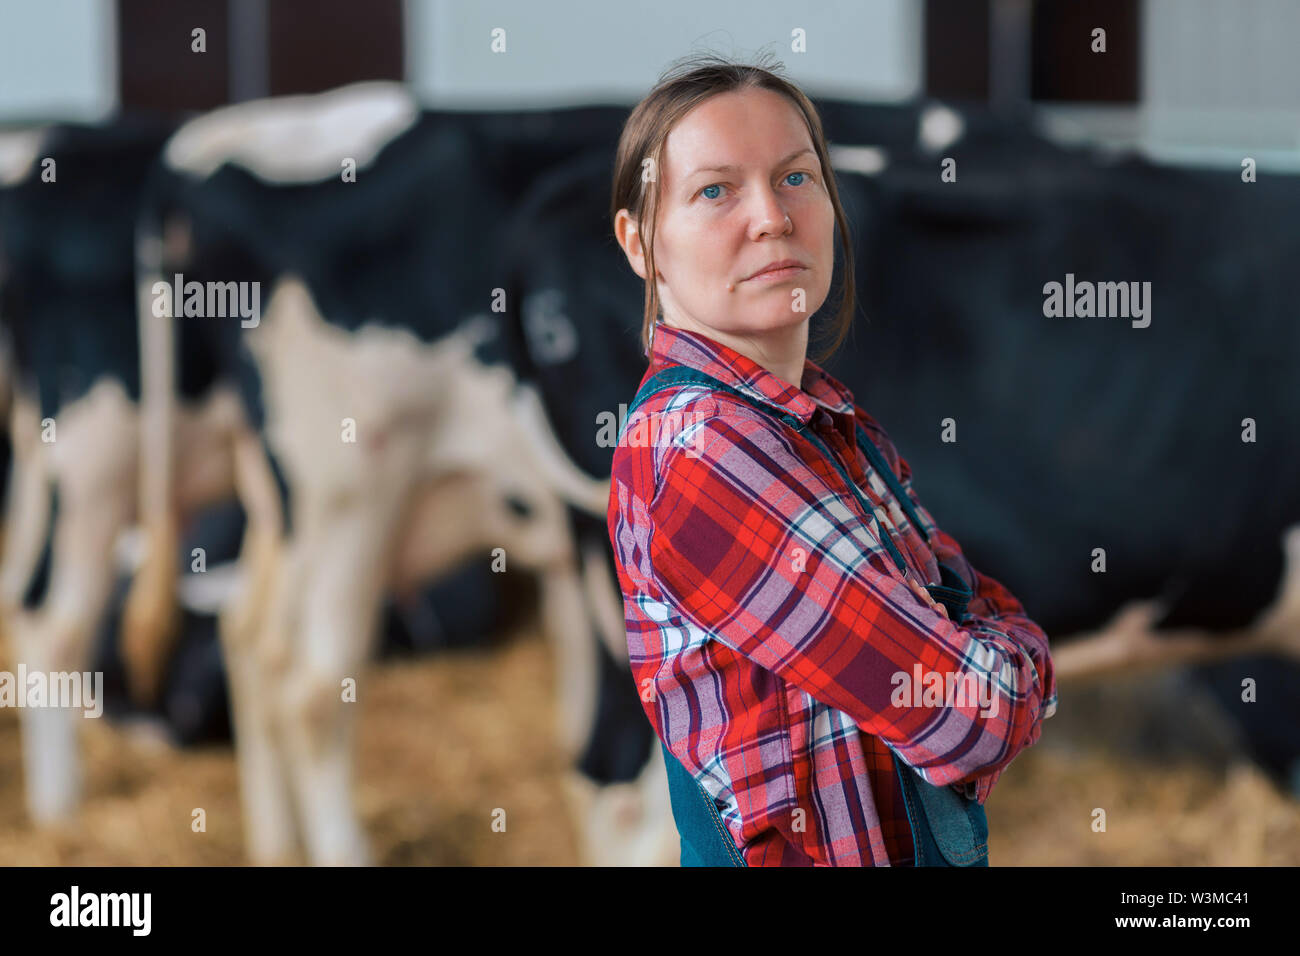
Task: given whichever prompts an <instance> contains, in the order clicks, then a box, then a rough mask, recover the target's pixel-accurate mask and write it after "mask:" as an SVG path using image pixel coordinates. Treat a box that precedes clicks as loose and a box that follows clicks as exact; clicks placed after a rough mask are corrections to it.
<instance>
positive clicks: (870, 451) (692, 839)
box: [627, 365, 989, 866]
mask: <svg viewBox="0 0 1300 956" xmlns="http://www.w3.org/2000/svg"><path fill="white" fill-rule="evenodd" d="M687 383H689V384H699V385H706V386H708V387H709V388H712V389H714V390H720V391H727V392H730V393H732V394H734V395H736V396H738V397H739V398H741V399H743V400H744V401H746V402H748V403H749V404H750V405H752V406H753V407H754V408H757V409H759V410H760V411H762V412H765V413H767V414H774V413H773V411H772V410H771V409H770V408H767V407H764V406H762V405H759V404H758V403H757V402H756V401H755V400H754V399H753V398H752V397H750V396H749V395H746V394H745V393H744V392H742V391H740V390H739V389H736V388H732V387H731V386H729V385H726V384H724V383H723V382H719V381H718V380H717V379H715V378H713V377H712V376H711V375H707V374H705V373H704V372H702V371H700V370H699V369H693V368H689V367H687V366H684V365H670V366H668V367H667V368H664V369H661V370H660V371H658V372H656V373H655V374H654V375H652V376H651V377H650V378H649V380H647V381H646V383H645V385H643V386H642V387H641V389H640V391H638V392H637V394H636V397H635V398H634V399H633V400H632V404H631V406H629V408H628V410H627V414H628V416H629V417H630V416H631V414H632V412H633V411H634V410H635V409H636V408H637V406H639V405H640V404H641V403H642V402H644V401H645V400H646V399H647V398H649V397H650V396H651V395H653V394H655V393H656V392H659V391H662V390H663V389H665V388H671V387H673V386H675V385H681V384H687ZM780 418H781V420H782V421H783V422H785V423H786V424H787V425H789V426H790V427H791V428H793V429H795V430H796V431H798V432H800V433H801V434H803V435H804V436H805V437H807V438H808V439H810V440H811V441H812V442H813V444H815V445H817V446H818V447H819V448H821V449H822V450H823V451H824V452H825V453H826V457H827V458H829V459H830V461H831V463H832V464H834V465H835V467H836V468H837V469H839V472H840V474H841V475H843V477H844V481H845V484H847V485H848V486H849V487H850V488H852V489H853V491H854V493H855V494H857V495H858V497H859V499H860V500H861V501H862V505H863V507H864V509H865V510H866V513H867V515H868V516H873V520H877V519H874V515H875V509H874V508H873V507H872V505H871V502H870V501H868V500H867V499H866V498H865V497H864V496H863V495H862V492H861V489H859V488H858V487H857V485H855V484H854V482H853V480H852V479H851V478H850V477H849V476H848V474H846V473H845V471H844V469H843V467H841V466H840V463H839V461H838V459H836V457H835V456H834V455H833V454H832V453H831V451H830V449H829V448H827V447H826V444H825V442H823V441H822V440H821V438H820V436H818V435H817V434H816V433H815V432H814V431H813V430H812V429H811V428H808V427H807V426H805V425H804V423H803V422H801V421H799V419H797V418H795V417H794V416H793V415H781V416H780ZM857 439H858V447H860V448H861V449H862V451H863V454H865V455H866V456H867V460H868V461H869V462H870V463H871V466H872V467H873V468H874V469H875V470H876V472H877V473H878V474H879V475H880V476H881V478H883V479H884V480H885V481H886V482H887V483H888V484H889V488H890V490H891V491H892V492H893V494H894V497H895V498H897V499H898V502H899V505H900V506H901V507H902V508H903V509H904V511H905V512H906V513H907V517H908V520H909V521H911V522H912V525H913V527H915V528H916V529H917V530H918V531H919V532H921V533H922V534H924V533H925V532H924V529H923V527H922V525H921V521H920V519H919V517H918V516H917V514H916V510H915V509H914V508H913V507H912V503H911V501H910V500H909V499H908V497H907V495H906V494H905V493H904V491H903V488H902V485H901V484H900V483H899V481H898V478H897V477H896V476H895V475H894V473H893V471H892V470H891V469H890V467H889V465H888V463H887V462H886V461H885V459H884V456H883V455H882V454H881V453H880V450H879V449H878V448H876V446H875V443H874V442H872V441H871V438H870V437H869V436H868V435H867V433H866V431H865V430H864V429H863V428H862V425H861V423H859V424H858V427H857ZM880 539H881V541H883V542H884V544H885V546H886V548H887V549H888V550H889V553H890V555H891V556H892V557H893V559H894V563H895V564H896V566H897V567H898V568H899V570H902V569H903V567H904V564H905V562H904V559H903V556H902V554H901V553H900V552H899V551H898V549H897V547H896V546H895V545H894V543H893V541H892V540H891V539H890V537H889V535H888V533H887V532H886V531H885V529H884V528H883V527H882V528H880ZM939 569H940V573H941V575H942V581H943V583H941V584H927V585H926V589H927V590H928V591H929V592H930V595H931V597H933V598H934V600H935V601H937V602H939V603H940V604H942V605H943V606H944V608H945V609H946V610H947V611H948V617H949V619H950V620H952V621H953V622H954V623H958V622H960V621H961V620H962V618H963V617H964V616H965V614H966V606H967V604H968V603H969V602H970V598H971V590H970V587H969V586H968V585H967V584H966V582H965V581H964V580H962V578H961V577H960V575H958V574H957V573H956V572H955V571H954V570H953V569H952V568H951V567H949V566H948V565H946V564H944V563H942V562H940V563H939ZM659 746H660V748H661V749H662V750H663V755H664V763H665V765H666V766H667V770H668V791H669V798H670V799H671V802H672V808H673V819H674V820H675V821H676V823H677V831H678V833H679V834H680V836H681V845H682V859H681V865H682V866H747V865H748V864H746V863H745V859H744V857H743V856H742V855H741V853H740V850H739V848H738V847H737V846H736V841H735V840H734V839H733V838H732V836H731V834H730V832H729V831H728V830H727V828H726V826H725V825H724V824H723V822H722V816H721V814H719V813H718V806H717V804H716V803H715V802H714V800H713V798H712V797H710V796H709V794H708V792H707V791H706V790H705V789H704V787H703V786H701V785H700V783H699V782H698V781H697V780H696V779H695V778H694V777H692V776H691V774H690V773H689V772H688V771H687V769H686V768H685V767H684V766H682V763H681V761H679V760H678V759H677V758H676V757H674V756H673V755H672V752H671V751H669V749H668V747H667V746H666V745H665V744H664V743H663V741H662V740H661V741H660V742H659ZM890 752H891V753H893V748H892V747H891V748H890ZM893 758H894V770H895V772H896V773H897V774H898V779H899V783H900V785H901V787H902V790H903V801H904V804H905V805H906V807H907V819H908V823H909V824H910V825H911V828H912V845H913V855H914V863H913V865H915V866H988V832H989V831H988V820H987V818H986V817H985V814H984V808H983V807H982V806H980V805H979V803H978V802H977V801H976V800H974V799H973V798H967V797H965V796H963V795H962V794H960V793H958V792H957V791H955V790H953V789H952V788H951V787H949V786H942V787H936V786H934V785H932V784H929V783H927V782H926V781H924V780H922V779H921V777H920V776H919V775H918V774H917V773H916V771H915V770H913V769H912V768H911V767H910V766H908V765H907V764H906V763H904V762H903V761H902V760H901V759H899V756H898V754H896V753H893Z"/></svg>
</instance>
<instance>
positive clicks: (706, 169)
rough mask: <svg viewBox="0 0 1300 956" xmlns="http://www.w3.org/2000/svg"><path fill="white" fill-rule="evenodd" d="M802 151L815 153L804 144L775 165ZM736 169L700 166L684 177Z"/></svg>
mask: <svg viewBox="0 0 1300 956" xmlns="http://www.w3.org/2000/svg"><path fill="white" fill-rule="evenodd" d="M804 153H812V154H813V155H814V156H816V155H817V154H816V153H815V152H813V150H811V149H809V148H808V147H806V146H805V147H804V148H803V149H796V150H795V151H794V152H793V153H791V154H790V155H789V156H785V157H782V159H781V161H780V162H778V163H777V165H778V166H784V165H785V164H786V163H788V162H790V160H792V159H794V158H795V157H796V156H802V155H803V154H804ZM737 169H738V167H736V166H701V167H699V168H698V169H693V170H691V171H690V172H689V173H687V174H686V178H687V179H689V178H690V177H691V176H694V175H696V174H697V173H734V172H736V171H737Z"/></svg>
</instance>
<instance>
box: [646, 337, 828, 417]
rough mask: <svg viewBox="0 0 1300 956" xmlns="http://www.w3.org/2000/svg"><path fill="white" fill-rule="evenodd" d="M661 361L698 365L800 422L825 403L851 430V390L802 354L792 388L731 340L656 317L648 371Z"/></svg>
mask: <svg viewBox="0 0 1300 956" xmlns="http://www.w3.org/2000/svg"><path fill="white" fill-rule="evenodd" d="M665 365H685V366H687V367H688V368H693V369H698V370H699V371H701V372H704V373H705V374H706V375H711V376H712V377H713V378H716V379H717V380H718V381H720V382H722V383H723V384H724V385H731V386H733V387H735V388H738V389H740V390H741V391H743V392H745V393H746V394H747V395H751V396H753V397H754V398H755V399H757V400H758V401H760V402H762V403H763V404H765V405H768V406H770V407H772V408H773V409H775V410H776V411H777V412H780V413H784V414H787V415H793V416H794V417H795V418H797V419H799V420H800V421H801V422H803V423H804V424H807V423H808V422H809V421H811V420H812V418H813V417H814V416H815V415H816V414H817V412H818V410H819V409H823V410H825V411H827V412H829V413H831V414H832V416H833V417H834V419H835V424H836V425H837V426H839V427H840V429H841V430H842V431H847V434H849V435H850V436H852V434H853V425H852V423H851V421H850V422H845V421H843V420H842V416H847V417H848V418H849V419H850V420H851V419H852V418H853V417H854V402H853V393H852V392H850V391H849V390H848V389H847V388H845V386H844V385H843V384H842V383H841V382H839V381H838V380H836V379H835V378H833V377H832V376H831V375H829V374H828V373H827V372H826V371H825V370H824V369H823V368H822V367H821V366H819V365H818V364H817V363H816V362H814V361H813V360H812V359H809V358H805V359H804V366H803V381H802V382H801V385H802V388H795V387H794V386H793V385H790V384H789V383H788V382H784V381H782V380H781V379H779V378H777V377H776V376H775V375H773V374H772V373H771V372H769V371H768V370H767V369H765V368H764V367H763V366H761V365H759V364H758V363H757V362H755V361H753V360H752V359H749V358H747V357H746V356H744V355H741V354H740V353H739V352H737V351H736V350H735V349H733V348H731V347H730V346H727V345H723V344H722V343H721V342H716V341H714V340H713V339H711V338H708V337H707V336H705V335H703V334H701V333H699V332H695V331H693V330H689V329H678V328H674V327H672V326H668V325H664V324H663V323H662V322H660V323H657V324H656V325H655V327H654V338H653V340H652V342H651V346H650V374H653V373H654V372H656V371H658V370H659V369H660V368H661V367H663V366H665ZM846 426H847V428H846ZM850 440H851V439H850Z"/></svg>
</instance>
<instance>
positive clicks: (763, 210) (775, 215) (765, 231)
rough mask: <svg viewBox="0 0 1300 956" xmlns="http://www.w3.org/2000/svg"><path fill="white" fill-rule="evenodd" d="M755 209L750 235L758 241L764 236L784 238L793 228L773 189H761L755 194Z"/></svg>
mask: <svg viewBox="0 0 1300 956" xmlns="http://www.w3.org/2000/svg"><path fill="white" fill-rule="evenodd" d="M754 195H755V197H756V198H755V199H754V203H755V207H754V211H753V215H752V218H751V220H750V235H751V237H752V238H755V239H758V238H761V237H762V236H783V235H785V234H786V233H787V232H789V231H790V229H791V228H793V226H794V223H793V222H792V221H791V220H790V217H789V216H788V215H787V214H786V211H785V209H784V207H783V206H782V205H781V202H780V199H779V197H778V196H777V194H776V192H775V191H773V190H772V188H771V187H768V188H766V189H760V190H758V192H757V193H755V194H754Z"/></svg>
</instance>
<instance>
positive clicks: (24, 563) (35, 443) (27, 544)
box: [0, 393, 50, 614]
mask: <svg viewBox="0 0 1300 956" xmlns="http://www.w3.org/2000/svg"><path fill="white" fill-rule="evenodd" d="M10 437H11V441H12V445H13V461H12V464H11V466H10V480H9V500H8V502H7V503H6V507H5V543H4V561H3V564H0V602H3V604H2V606H3V607H4V608H5V609H6V611H7V612H8V614H13V613H16V611H17V609H18V608H19V607H21V606H22V603H23V595H24V594H25V593H26V591H27V588H28V586H29V585H30V583H31V580H32V576H33V575H34V574H35V573H36V566H37V564H38V563H39V562H40V559H41V549H42V548H43V547H44V545H45V537H46V532H47V528H48V524H49V520H50V490H49V475H48V473H47V470H46V461H45V456H44V454H43V448H42V442H41V413H40V408H39V407H38V406H37V404H36V402H35V400H34V399H33V398H31V397H30V396H28V395H24V394H21V393H20V394H18V395H16V396H15V398H14V403H13V413H12V415H11V416H10Z"/></svg>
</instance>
